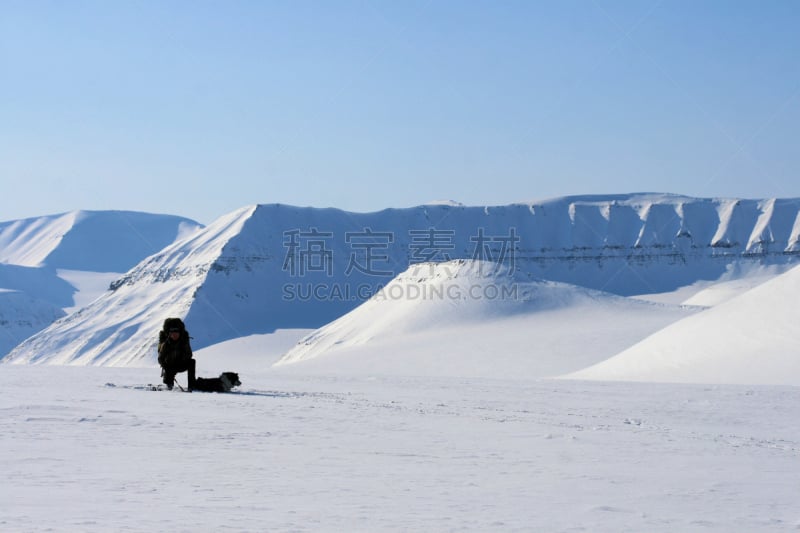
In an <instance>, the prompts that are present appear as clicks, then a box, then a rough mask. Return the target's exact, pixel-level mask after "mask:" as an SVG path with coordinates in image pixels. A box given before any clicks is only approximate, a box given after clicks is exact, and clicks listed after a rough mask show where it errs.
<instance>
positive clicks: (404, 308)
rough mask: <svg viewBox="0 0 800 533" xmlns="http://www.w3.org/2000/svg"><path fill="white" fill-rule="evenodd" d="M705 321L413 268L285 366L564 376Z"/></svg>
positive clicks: (620, 300) (469, 267)
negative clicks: (666, 331)
mask: <svg viewBox="0 0 800 533" xmlns="http://www.w3.org/2000/svg"><path fill="white" fill-rule="evenodd" d="M696 311H697V308H687V307H679V306H667V305H660V304H653V303H646V302H643V301H638V300H633V299H630V298H624V297H620V296H615V295H612V294H608V293H603V292H600V291H595V290H592V289H586V288H583V287H577V286H574V285H568V284H564V283H558V282H552V281H545V280H537V279H533V278H531V276H530V275H528V274H525V273H521V272H519V271H516V272H514V271H510V270H509V269H508V268H506V267H498V265H496V264H493V263H486V262H481V261H466V260H458V261H451V262H447V263H438V264H422V265H414V266H412V267H410V268H409V269H408V270H407V271H406V272H404V273H403V274H401V275H400V276H398V277H397V278H395V279H394V280H393V281H392V282H391V283H389V284H388V285H387V286H386V287H385V288H384V289H383V290H382V291H381V292H380V293H378V294H376V295H375V296H373V297H372V298H371V299H370V300H369V301H367V302H366V303H364V304H363V305H361V306H360V307H358V308H357V309H355V310H353V311H351V312H350V313H348V314H346V315H345V316H343V317H341V318H339V319H338V320H335V321H334V322H332V323H330V324H328V325H326V326H324V327H323V328H320V329H319V330H317V331H315V332H313V333H311V334H310V335H308V336H307V337H305V338H303V339H302V340H301V341H300V342H299V343H298V344H297V346H295V347H294V348H293V349H292V350H290V351H289V352H288V353H286V355H284V356H283V358H281V360H280V361H279V362H278V363H277V364H276V366H278V367H284V368H287V367H295V366H299V367H300V369H302V371H303V372H309V371H324V372H326V373H343V374H349V375H350V374H364V373H368V374H386V373H389V374H394V373H399V374H404V375H439V376H461V377H494V378H538V377H547V376H555V375H558V374H560V373H563V372H568V371H570V370H576V369H580V368H584V367H586V366H587V365H590V364H593V363H595V362H597V361H601V360H603V359H606V358H608V357H610V356H611V355H613V354H614V353H616V351H617V350H619V349H622V348H623V347H626V346H629V345H630V344H632V343H634V342H636V341H637V340H638V339H642V338H644V337H645V336H647V335H648V334H650V333H652V332H654V331H656V330H658V329H660V328H661V327H663V326H665V325H667V324H669V323H671V322H674V321H675V320H678V319H680V318H683V317H685V316H687V315H689V314H691V313H693V312H696Z"/></svg>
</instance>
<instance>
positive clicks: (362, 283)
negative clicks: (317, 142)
mask: <svg viewBox="0 0 800 533" xmlns="http://www.w3.org/2000/svg"><path fill="white" fill-rule="evenodd" d="M453 259H474V260H483V261H493V262H497V263H499V264H502V265H503V266H504V267H505V268H508V269H509V270H510V271H513V272H518V273H519V274H520V275H523V276H527V277H529V278H530V279H541V280H549V281H555V282H562V283H568V284H571V285H577V286H581V287H585V288H589V289H595V290H601V291H604V292H610V293H614V294H617V295H621V296H629V295H636V294H652V293H664V292H668V291H674V290H676V289H679V288H681V287H686V286H689V285H692V284H694V283H696V282H698V281H700V280H718V279H720V278H721V277H723V276H726V275H727V276H732V275H733V276H735V275H739V273H745V274H746V273H749V272H752V271H755V272H758V273H762V274H763V272H762V270H763V269H764V268H770V269H773V271H776V272H781V271H785V270H787V269H788V268H789V267H790V266H791V265H793V264H796V263H797V261H798V259H800V200H797V199H771V200H735V199H695V198H687V197H683V196H675V195H662V194H632V195H614V196H583V197H567V198H558V199H553V200H548V201H543V202H537V203H533V204H515V205H509V206H498V207H463V206H457V205H425V206H420V207H416V208H410V209H387V210H384V211H380V212H375V213H349V212H345V211H340V210H337V209H314V208H299V207H291V206H284V205H259V206H251V207H246V208H243V209H240V210H238V211H236V212H234V213H231V214H229V215H226V216H225V217H222V218H221V219H219V220H218V221H216V222H214V223H213V224H211V225H210V226H208V227H207V228H205V229H204V230H202V231H199V232H197V233H194V234H192V235H190V236H188V237H187V238H184V239H182V240H179V241H177V242H175V243H174V244H172V245H170V246H168V247H166V248H165V249H164V250H162V251H160V252H159V253H156V254H154V255H152V256H150V257H149V258H147V259H146V260H145V261H143V262H141V263H139V264H138V265H137V266H136V267H134V268H133V269H131V270H130V271H129V272H128V273H127V274H126V275H125V276H123V277H121V278H120V279H119V280H118V281H117V282H115V283H114V286H113V289H114V290H113V291H112V292H109V293H108V294H106V295H104V296H103V297H102V298H100V299H99V300H97V301H95V302H94V303H92V304H90V305H89V306H87V307H85V308H84V309H82V310H81V311H80V312H78V313H74V314H73V315H70V316H69V317H66V318H64V319H61V320H59V321H57V322H56V323H54V324H53V325H52V326H51V327H49V328H47V329H46V330H44V331H42V332H41V333H39V334H37V335H35V336H34V337H32V338H31V339H28V340H27V341H26V342H25V343H23V344H22V345H20V346H19V347H17V348H16V349H15V350H14V351H13V352H12V353H11V354H10V355H9V356H8V357H7V359H8V360H9V361H13V362H59V363H74V364H107V365H130V364H141V365H151V364H153V363H154V360H155V351H154V346H155V332H156V331H157V330H158V329H159V326H160V323H161V321H163V319H164V318H165V317H166V316H168V315H178V316H183V317H184V318H185V319H186V320H187V323H188V325H189V327H190V330H191V333H192V335H193V337H194V339H195V340H194V346H195V347H196V348H202V347H204V346H209V345H212V344H215V343H218V342H220V341H223V340H227V339H233V338H238V337H243V336H246V335H250V334H257V333H270V332H273V331H275V330H276V329H292V328H306V329H308V328H318V327H320V326H323V325H324V324H326V323H328V322H330V321H332V320H335V319H337V318H339V317H341V316H343V315H344V314H345V313H347V312H349V311H351V310H353V309H354V308H355V307H357V306H358V305H359V304H361V303H363V302H364V301H366V300H368V299H369V298H370V297H371V296H373V295H375V294H376V293H377V292H378V291H379V290H380V289H381V288H382V287H384V286H386V285H387V284H388V283H389V282H391V281H392V279H393V278H394V277H395V276H397V275H398V274H400V273H402V272H404V271H406V270H407V269H408V267H409V266H410V265H414V264H418V263H425V262H445V261H448V260H453ZM634 342H635V340H634ZM609 355H610V354H609Z"/></svg>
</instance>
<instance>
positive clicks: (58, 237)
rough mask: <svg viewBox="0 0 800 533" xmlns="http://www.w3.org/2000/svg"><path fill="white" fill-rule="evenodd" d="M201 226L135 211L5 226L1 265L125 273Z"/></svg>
mask: <svg viewBox="0 0 800 533" xmlns="http://www.w3.org/2000/svg"><path fill="white" fill-rule="evenodd" d="M201 227H202V225H200V224H198V223H197V222H195V221H193V220H190V219H188V218H183V217H178V216H173V215H156V214H150V213H138V212H132V211H72V212H69V213H63V214H59V215H50V216H43V217H36V218H29V219H24V220H13V221H9V222H0V263H8V264H13V265H21V266H29V267H39V266H48V267H51V268H56V269H67V270H81V271H90V272H125V271H127V270H128V269H130V268H132V267H133V266H134V265H136V264H137V263H138V262H139V261H141V260H142V259H143V258H145V257H147V256H148V255H151V254H154V253H156V252H158V251H159V250H161V249H162V248H164V247H165V246H166V245H168V244H170V243H171V242H173V241H175V240H176V239H177V238H180V237H182V236H184V235H187V234H189V233H191V232H193V231H196V230H197V229H200V228H201Z"/></svg>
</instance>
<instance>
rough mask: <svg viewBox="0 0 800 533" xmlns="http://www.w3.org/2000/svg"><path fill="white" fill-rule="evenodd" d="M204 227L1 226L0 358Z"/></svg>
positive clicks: (114, 215)
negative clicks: (141, 263) (111, 281)
mask: <svg viewBox="0 0 800 533" xmlns="http://www.w3.org/2000/svg"><path fill="white" fill-rule="evenodd" d="M200 227H201V226H200V224H198V223H196V222H194V221H191V220H189V219H186V218H182V217H176V216H172V215H155V214H148V213H135V212H128V211H74V212H70V213H64V214H60V215H52V216H43V217H38V218H30V219H25V220H14V221H9V222H0V324H2V326H3V334H2V335H1V336H0V357H2V356H3V355H5V354H6V353H8V352H9V351H10V350H11V349H12V348H13V347H14V346H16V345H17V344H19V343H20V342H22V341H23V340H25V339H26V338H28V337H30V336H31V335H33V334H34V333H36V332H38V331H40V330H42V329H43V328H45V327H47V326H48V325H50V324H51V323H52V322H53V321H54V320H56V319H58V318H61V317H63V316H65V315H66V314H67V313H68V312H69V311H71V310H73V309H75V308H76V307H79V306H80V304H81V303H83V302H87V301H90V300H91V299H93V298H94V297H95V296H96V295H97V294H98V293H99V292H103V291H105V290H107V289H108V283H107V280H109V279H113V278H114V277H117V276H119V275H121V274H122V273H124V272H126V271H127V270H129V269H130V268H131V267H133V266H134V265H136V264H137V263H138V262H139V261H141V260H142V259H144V258H145V257H147V256H148V255H151V254H152V253H154V252H157V251H159V250H161V249H162V248H163V247H164V246H166V245H167V244H169V243H171V242H173V241H174V240H175V239H176V238H178V237H179V236H182V235H185V234H188V233H191V232H193V231H196V230H198V229H199V228H200ZM98 272H101V273H103V274H96V273H98ZM84 279H85V280H89V281H88V283H82V280H84ZM97 279H100V280H104V286H103V287H102V288H100V287H98V286H97V283H96V282H95V281H94V280H97ZM87 286H91V287H92V289H91V290H88V291H87Z"/></svg>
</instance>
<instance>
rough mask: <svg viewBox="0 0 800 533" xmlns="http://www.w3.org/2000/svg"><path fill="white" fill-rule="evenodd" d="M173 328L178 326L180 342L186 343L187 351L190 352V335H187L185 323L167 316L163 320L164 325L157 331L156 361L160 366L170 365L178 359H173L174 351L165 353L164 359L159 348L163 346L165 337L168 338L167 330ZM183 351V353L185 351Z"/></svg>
mask: <svg viewBox="0 0 800 533" xmlns="http://www.w3.org/2000/svg"><path fill="white" fill-rule="evenodd" d="M173 328H178V329H179V330H180V332H181V340H180V342H181V343H182V344H185V345H186V348H187V351H188V353H189V354H191V348H190V347H189V339H190V338H191V337H189V332H188V331H186V325H185V324H184V323H183V320H181V319H180V318H167V319H166V320H164V326H163V327H162V329H161V331H159V332H158V353H159V356H158V362H159V364H160V365H161V366H165V365H169V366H172V365H174V364H176V363H178V361H176V360H174V359H173V358H174V357H175V355H176V353H175V352H170V353H168V354H165V355H166V356H167V359H166V360H165V359H164V358H162V355H161V348H162V347H163V346H164V344H165V343H166V341H167V339H168V338H169V330H171V329H173ZM183 353H184V354H185V353H186V352H183ZM182 355H183V354H182ZM189 357H191V355H189Z"/></svg>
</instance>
